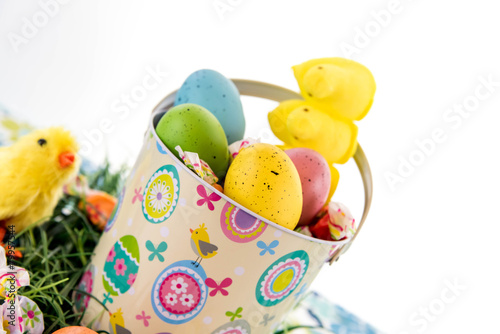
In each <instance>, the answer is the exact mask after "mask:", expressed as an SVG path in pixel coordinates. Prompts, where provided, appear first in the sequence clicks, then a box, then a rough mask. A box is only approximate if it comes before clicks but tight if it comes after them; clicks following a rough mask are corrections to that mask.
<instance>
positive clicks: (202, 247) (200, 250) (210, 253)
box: [189, 224, 219, 267]
mask: <svg viewBox="0 0 500 334" xmlns="http://www.w3.org/2000/svg"><path fill="white" fill-rule="evenodd" d="M189 231H190V232H191V248H192V249H193V252H194V253H195V254H196V255H198V258H197V259H196V261H193V262H192V264H194V265H195V266H196V267H198V266H199V265H200V263H201V261H202V260H203V259H209V258H211V257H214V256H215V255H217V252H216V250H218V249H219V248H218V247H217V246H215V245H213V244H211V243H210V238H209V236H208V232H207V228H206V227H205V224H201V225H200V227H199V228H197V229H196V230H193V229H189ZM198 260H199V261H198Z"/></svg>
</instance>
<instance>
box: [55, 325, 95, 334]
mask: <svg viewBox="0 0 500 334" xmlns="http://www.w3.org/2000/svg"><path fill="white" fill-rule="evenodd" d="M53 334H97V332H95V331H93V330H91V329H89V328H87V327H81V326H70V327H64V328H61V329H59V330H57V331H55V332H54V333H53Z"/></svg>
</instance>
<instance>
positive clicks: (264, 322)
mask: <svg viewBox="0 0 500 334" xmlns="http://www.w3.org/2000/svg"><path fill="white" fill-rule="evenodd" d="M273 320H274V315H272V316H269V313H266V314H264V317H262V321H261V322H260V324H259V325H262V326H267V324H268V323H269V322H270V321H273Z"/></svg>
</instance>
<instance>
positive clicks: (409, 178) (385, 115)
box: [0, 0, 500, 334]
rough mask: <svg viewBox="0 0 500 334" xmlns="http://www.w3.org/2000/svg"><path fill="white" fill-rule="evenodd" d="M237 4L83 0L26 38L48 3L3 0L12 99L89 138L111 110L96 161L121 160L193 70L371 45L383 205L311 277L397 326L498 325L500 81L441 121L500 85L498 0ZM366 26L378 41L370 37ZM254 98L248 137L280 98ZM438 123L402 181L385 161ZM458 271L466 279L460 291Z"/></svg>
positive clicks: (373, 158) (238, 69) (3, 69)
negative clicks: (151, 83)
mask: <svg viewBox="0 0 500 334" xmlns="http://www.w3.org/2000/svg"><path fill="white" fill-rule="evenodd" d="M227 1H228V0H223V2H224V3H227ZM229 3H231V4H232V7H231V9H232V10H231V11H227V12H225V13H224V14H223V15H222V16H221V15H219V13H218V12H217V11H216V10H215V9H214V7H213V0H204V1H192V0H182V1H181V0H178V1H125V0H120V1H96V0H93V1H90V0H85V1H83V0H72V1H70V2H69V3H68V4H65V5H61V6H60V8H59V9H58V10H57V11H56V12H55V13H54V15H53V17H52V18H50V19H49V20H48V22H46V24H45V23H44V22H42V23H44V24H42V25H43V27H41V28H39V29H38V31H37V32H35V33H33V32H32V35H33V36H29V38H26V40H24V41H23V43H21V44H19V45H17V47H15V46H14V44H15V43H14V44H13V43H12V42H11V41H10V40H9V38H10V39H12V38H13V37H12V36H14V35H13V34H17V35H18V36H23V35H22V29H23V26H24V25H25V24H26V23H25V22H26V21H23V20H25V19H24V18H26V19H27V20H29V21H31V22H33V16H34V15H35V16H36V15H37V13H39V12H40V11H41V10H42V9H41V6H40V4H39V3H38V2H37V1H16V0H11V1H5V0H3V1H2V0H0V102H1V103H3V104H4V105H6V106H7V107H8V108H10V109H11V110H14V111H15V112H16V113H17V114H18V115H19V116H20V117H23V118H26V119H27V120H29V121H30V122H32V123H33V124H35V125H37V126H49V125H54V124H62V125H65V126H67V127H69V128H70V129H72V130H73V131H74V132H75V134H76V135H78V137H79V138H80V139H81V140H82V141H83V140H85V136H84V135H83V133H84V131H91V130H92V129H97V128H98V126H99V123H100V122H101V121H102V120H103V119H106V118H110V119H111V121H112V125H113V129H112V131H111V132H110V133H109V134H106V135H105V136H104V137H103V143H102V145H101V147H100V148H96V149H94V150H93V151H92V154H91V158H92V159H93V160H95V161H97V162H100V161H102V159H103V157H104V155H105V154H107V156H109V158H110V159H111V161H112V162H113V164H114V165H117V166H118V165H120V164H121V163H122V162H126V163H131V162H133V161H134V159H135V156H136V154H137V153H138V151H139V149H140V145H141V139H142V135H143V132H144V130H145V128H146V125H147V121H148V116H149V113H150V111H151V110H152V108H153V107H154V105H155V104H156V103H157V102H158V101H159V100H160V99H161V98H162V97H163V96H165V95H166V94H168V93H169V92H171V91H172V90H174V89H176V88H177V87H179V86H180V85H181V84H182V82H183V80H184V79H185V78H186V77H187V76H188V75H189V74H190V73H191V72H193V71H195V70H198V69H201V68H212V69H215V70H218V71H219V72H222V73H223V74H224V75H226V76H227V77H231V78H246V79H254V80H260V81H266V82H269V83H273V84H278V85H282V86H285V87H288V88H290V89H295V90H296V89H297V85H296V82H295V80H294V78H293V74H292V71H291V69H290V67H291V66H292V65H295V64H298V63H301V62H303V61H305V60H308V59H311V58H317V57H325V56H344V55H347V54H345V53H343V52H342V49H341V45H346V44H350V45H352V46H354V47H358V49H357V50H356V52H357V53H356V54H353V55H350V56H351V57H352V58H353V59H355V60H357V61H359V62H361V63H363V64H364V65H366V66H368V67H369V68H370V69H371V70H372V72H373V74H374V76H375V79H376V81H377V84H378V90H377V94H376V99H375V103H374V105H373V108H372V110H371V112H370V113H369V115H368V116H367V117H366V118H365V119H364V120H363V121H362V122H361V123H360V124H359V128H360V134H359V142H360V143H361V144H362V146H363V148H364V150H365V152H366V154H367V156H368V158H369V161H370V163H371V167H372V171H373V177H374V182H375V193H374V201H373V206H372V210H371V212H370V215H369V219H368V221H367V223H366V225H365V227H364V229H363V230H362V233H360V236H359V238H358V239H357V240H356V242H355V244H354V245H353V246H352V247H351V249H350V250H349V252H348V253H347V254H345V255H344V256H343V257H342V258H341V259H340V261H339V262H338V263H336V264H335V265H334V266H332V267H329V268H326V267H325V269H324V271H323V272H322V273H321V274H320V276H319V277H318V279H317V281H316V284H315V286H314V288H315V289H317V290H319V291H321V292H322V293H324V294H325V295H327V296H328V297H329V299H331V300H332V301H334V302H336V303H338V304H340V305H342V306H344V307H345V308H347V309H348V310H350V311H352V312H354V313H356V314H357V315H359V316H360V317H362V318H364V319H366V320H367V321H369V322H371V323H372V324H374V325H375V326H377V327H378V328H380V329H381V330H384V331H386V332H388V333H394V334H402V333H411V334H413V333H486V332H488V333H490V332H495V331H498V321H497V320H495V319H498V314H499V311H500V307H499V302H498V300H499V298H500V293H499V289H498V285H499V282H500V274H499V270H498V269H497V268H498V266H499V262H498V254H499V248H500V246H498V241H497V240H498V235H499V233H500V228H499V227H498V223H499V218H498V213H497V211H496V209H495V208H498V200H499V199H500V198H499V195H498V188H499V187H500V179H499V177H498V171H499V167H500V166H499V163H498V161H499V159H498V158H497V157H498V154H499V153H498V152H499V150H498V144H499V143H500V141H499V139H500V135H499V131H498V124H500V117H499V111H500V110H499V107H500V87H496V88H494V92H493V93H492V94H491V95H490V96H489V97H488V98H486V99H484V100H482V101H479V106H477V108H475V110H474V111H472V112H471V113H470V115H469V116H468V117H467V118H464V119H463V121H461V122H460V124H458V121H456V122H457V123H455V121H453V122H450V121H448V122H447V121H446V120H445V119H444V118H443V117H445V115H446V113H447V109H449V108H453V106H454V105H455V104H458V105H461V104H463V103H464V100H466V101H469V102H471V101H472V102H473V101H474V100H473V99H472V98H471V97H472V96H474V93H475V90H476V87H478V86H479V85H481V82H480V80H479V77H481V76H482V77H484V78H487V77H488V76H491V77H492V79H493V81H496V82H499V81H500V68H499V67H500V66H499V62H500V48H499V45H500V44H499V37H498V32H499V31H500V20H499V19H498V12H499V11H498V8H497V6H496V3H495V2H493V1H491V0H476V1H451V0H443V1H430V0H419V1H418V0H414V1H410V0H401V1H400V4H399V7H398V11H397V13H396V14H392V15H391V19H390V22H388V23H384V25H385V26H382V27H381V26H380V24H378V23H375V22H376V21H375V19H374V16H373V14H372V12H380V11H381V10H384V9H387V8H388V7H390V6H391V5H390V3H391V2H390V1H389V0H375V1H367V0H364V1H353V0H349V1H348V0H342V1H340V0H336V1H316V0H315V1H312V0H309V1H290V0H283V1H264V0H238V1H237V0H232V1H229ZM393 12H394V11H393ZM386 21H388V20H386ZM377 27H378V28H377ZM364 29H371V30H370V31H369V33H370V34H371V37H368V40H365V41H361V40H360V38H361V37H360V33H359V31H360V30H364ZM9 36H10V37H9ZM362 42H364V43H362ZM342 43H344V44H342ZM147 68H152V69H154V68H159V69H160V70H161V71H163V72H168V75H166V76H165V77H163V79H162V82H161V84H160V85H159V86H158V87H157V88H156V89H154V90H151V91H148V93H147V96H146V98H145V99H144V100H143V101H142V102H140V103H138V105H137V106H136V107H134V108H131V110H130V115H129V116H127V117H125V119H119V118H118V117H116V114H115V113H113V110H112V108H113V105H114V103H117V101H118V102H119V101H120V98H121V96H122V94H130V93H131V91H132V90H133V89H134V87H136V86H137V85H140V84H141V83H142V80H143V79H144V77H145V76H146V75H147V73H148V72H147ZM481 92H483V93H484V92H487V91H486V90H484V89H482V90H481ZM251 102H252V101H245V103H246V104H245V107H246V115H247V122H248V124H249V127H248V131H247V133H248V134H253V135H256V134H258V133H259V131H261V129H265V128H266V127H267V124H266V123H267V121H266V117H265V115H266V113H267V112H268V111H269V110H270V108H272V107H273V105H268V104H266V103H251ZM436 129H442V132H444V136H445V140H444V142H442V143H439V144H436V147H435V149H434V150H433V151H432V152H431V153H430V154H429V155H428V156H426V157H425V158H424V159H423V161H419V162H421V164H420V165H419V166H416V167H414V170H413V171H410V172H409V171H407V173H406V174H405V177H404V178H402V179H401V180H400V181H402V182H399V183H397V184H396V185H395V186H394V187H393V188H391V187H390V186H389V183H388V181H387V180H386V177H387V173H388V172H392V173H395V174H397V173H398V171H397V170H398V166H400V164H401V162H400V158H403V159H406V160H408V159H409V158H410V157H413V158H415V157H417V158H418V154H419V153H415V152H416V150H418V147H417V145H416V143H415V141H422V140H425V139H428V138H431V135H432V132H433V131H435V130H436ZM417 160H418V159H417ZM345 167H346V168H343V169H342V172H343V176H344V177H343V179H342V184H341V189H340V190H339V193H338V194H337V195H336V200H338V201H342V202H344V203H345V204H347V205H348V206H350V207H352V208H353V211H355V212H356V213H357V214H359V208H361V206H362V193H361V188H360V182H359V179H358V178H356V177H353V176H351V175H355V174H354V173H352V170H353V168H354V167H353V164H352V163H350V164H348V165H346V166H345ZM358 217H359V215H358ZM446 282H451V283H454V282H455V283H457V284H459V285H460V286H461V287H462V288H461V290H459V291H458V292H457V293H456V295H454V294H453V293H452V292H449V291H446V289H447V283H446ZM442 293H445V295H444V296H445V297H444V298H445V299H446V301H447V302H448V303H445V302H444V301H442V298H443V297H442ZM452 297H453V298H452ZM450 299H453V301H451V300H450ZM440 300H441V301H440ZM443 305H444V306H443ZM429 308H430V311H429V314H430V315H429V317H428V319H427V320H423V319H425V318H424V317H423V316H422V315H421V313H420V312H423V310H424V309H429ZM437 313H439V314H437ZM411 319H413V321H412V320H411Z"/></svg>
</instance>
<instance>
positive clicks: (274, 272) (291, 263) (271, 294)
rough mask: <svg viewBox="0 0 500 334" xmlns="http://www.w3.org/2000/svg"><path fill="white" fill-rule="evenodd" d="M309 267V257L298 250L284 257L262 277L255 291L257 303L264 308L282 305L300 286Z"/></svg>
mask: <svg viewBox="0 0 500 334" xmlns="http://www.w3.org/2000/svg"><path fill="white" fill-rule="evenodd" d="M308 266H309V256H308V255H307V253H306V252H305V251H303V250H298V251H295V252H292V253H289V254H287V255H285V256H282V257H281V258H279V259H278V260H276V261H275V262H274V263H273V264H271V265H270V266H269V267H268V268H267V269H266V270H265V271H264V273H262V275H261V276H260V279H259V281H258V282H257V287H256V289H255V295H256V298H257V301H258V302H259V304H261V305H262V306H274V305H276V304H279V303H281V302H282V301H283V300H285V298H286V297H288V296H289V295H290V294H291V293H292V292H293V290H295V288H296V287H297V286H298V285H299V284H300V282H301V281H302V279H303V278H304V275H305V274H306V272H307V268H308Z"/></svg>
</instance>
